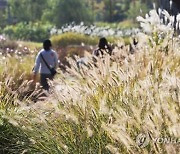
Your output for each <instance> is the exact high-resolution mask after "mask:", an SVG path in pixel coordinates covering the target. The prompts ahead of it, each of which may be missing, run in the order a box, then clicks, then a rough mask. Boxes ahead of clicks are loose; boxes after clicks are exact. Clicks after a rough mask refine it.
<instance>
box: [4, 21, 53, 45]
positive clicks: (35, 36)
mask: <svg viewBox="0 0 180 154" xmlns="http://www.w3.org/2000/svg"><path fill="white" fill-rule="evenodd" d="M50 27H51V26H50V25H43V24H41V23H35V24H33V23H29V24H27V23H18V24H16V25H11V26H6V27H5V28H4V30H3V32H4V34H6V35H7V36H9V37H10V38H12V39H18V40H19V39H20V40H27V41H36V42H42V41H43V40H45V39H47V38H49V36H50Z"/></svg>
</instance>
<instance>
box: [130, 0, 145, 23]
mask: <svg viewBox="0 0 180 154" xmlns="http://www.w3.org/2000/svg"><path fill="white" fill-rule="evenodd" d="M147 12H148V7H147V6H146V5H145V4H144V3H141V2H140V1H135V2H133V3H130V7H129V9H128V11H127V17H128V18H129V19H133V20H134V21H135V20H136V17H137V16H139V15H142V16H143V15H145V14H146V13H147Z"/></svg>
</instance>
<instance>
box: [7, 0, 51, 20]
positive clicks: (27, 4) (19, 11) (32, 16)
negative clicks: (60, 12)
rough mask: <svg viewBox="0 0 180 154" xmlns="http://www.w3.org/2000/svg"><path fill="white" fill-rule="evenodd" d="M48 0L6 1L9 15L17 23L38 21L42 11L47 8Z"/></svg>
mask: <svg viewBox="0 0 180 154" xmlns="http://www.w3.org/2000/svg"><path fill="white" fill-rule="evenodd" d="M47 1H48V0H8V3H9V6H10V11H11V15H12V16H13V17H14V18H16V19H17V21H25V22H29V21H32V22H34V21H38V20H40V19H41V16H42V14H43V10H44V9H45V8H46V7H47Z"/></svg>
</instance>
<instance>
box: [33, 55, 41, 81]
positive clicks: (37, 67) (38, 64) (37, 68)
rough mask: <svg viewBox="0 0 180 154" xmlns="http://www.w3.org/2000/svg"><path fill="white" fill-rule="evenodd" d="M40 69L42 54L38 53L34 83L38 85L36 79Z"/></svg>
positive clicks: (34, 70)
mask: <svg viewBox="0 0 180 154" xmlns="http://www.w3.org/2000/svg"><path fill="white" fill-rule="evenodd" d="M39 67H40V54H39V53H38V55H37V56H36V60H35V66H34V69H33V81H34V83H36V78H37V73H38V72H39Z"/></svg>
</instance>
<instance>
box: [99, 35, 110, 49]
mask: <svg viewBox="0 0 180 154" xmlns="http://www.w3.org/2000/svg"><path fill="white" fill-rule="evenodd" d="M105 46H108V42H107V40H106V38H105V37H102V38H100V39H99V45H98V47H99V48H100V49H105Z"/></svg>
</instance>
